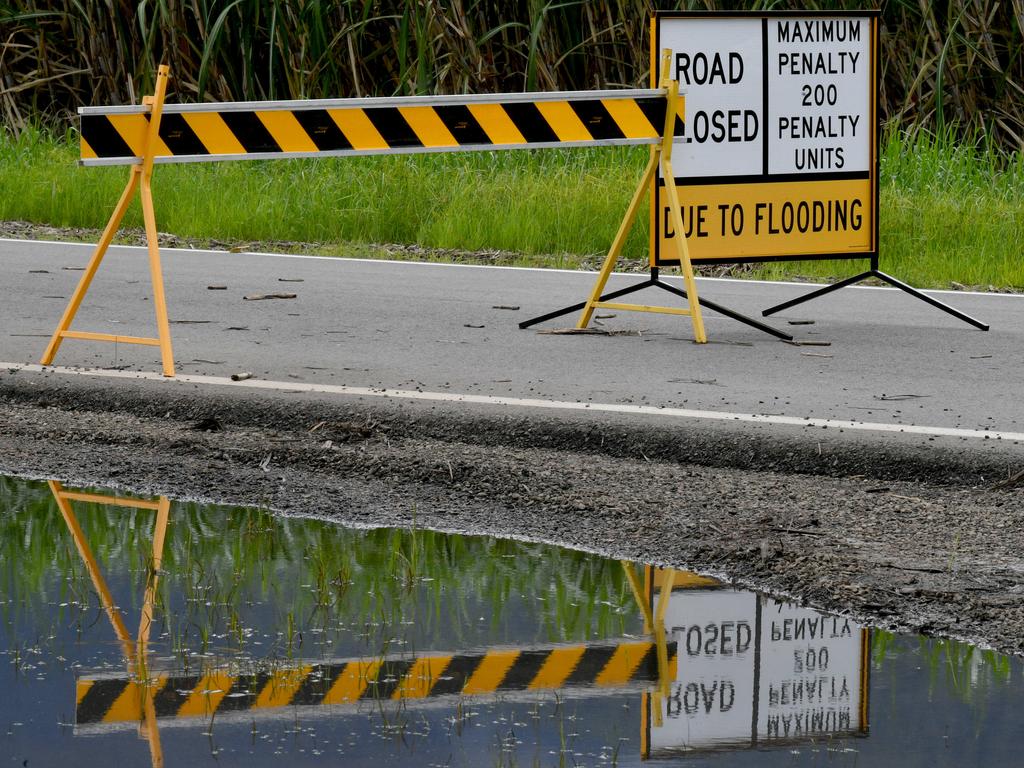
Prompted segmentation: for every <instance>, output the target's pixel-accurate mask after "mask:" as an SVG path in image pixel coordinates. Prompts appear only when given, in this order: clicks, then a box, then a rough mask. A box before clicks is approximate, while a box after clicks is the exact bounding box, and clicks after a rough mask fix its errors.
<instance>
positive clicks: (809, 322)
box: [786, 320, 814, 325]
mask: <svg viewBox="0 0 1024 768" xmlns="http://www.w3.org/2000/svg"><path fill="white" fill-rule="evenodd" d="M786 322H787V323H789V324H790V325H814V321H813V320H787V321H786Z"/></svg>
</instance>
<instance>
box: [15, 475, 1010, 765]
mask: <svg viewBox="0 0 1024 768" xmlns="http://www.w3.org/2000/svg"><path fill="white" fill-rule="evenodd" d="M137 505H141V506H137ZM0 553H2V561H0V611H2V623H0V692H2V695H0V766H2V765H19V766H50V765H61V766H68V765H99V764H103V765H112V764H116V765H122V766H134V765H157V766H159V765H167V766H193V765H209V766H231V765H245V766H260V765H289V766H301V765H346V766H350V765H351V766H356V765H375V766H377V765H383V766H434V765H436V766H447V765H458V766H513V765H516V766H534V765H537V766H573V765H598V766H604V765H623V766H635V765H641V764H642V765H650V766H675V765H685V766H703V765H708V766H711V765H716V766H717V765H729V766H732V765H740V766H742V765H757V766H775V765H786V766H790V765H801V766H802V765H828V766H879V765H900V766H1003V765H1006V766H1011V765H1022V764H1024V757H1022V752H1021V747H1020V743H1021V735H1022V734H1024V727H1022V717H1024V716H1022V715H1021V713H1022V712H1024V685H1022V682H1021V675H1022V672H1024V669H1022V665H1021V662H1020V661H1019V660H1017V659H1013V658H1008V657H1005V656H1001V655H999V654H995V653H992V652H990V651H982V650H979V649H976V648H972V647H970V646H968V645H964V644H960V643H955V642H950V641H938V640H929V639H925V638H918V637H909V636H899V635H892V634H890V633H887V632H882V631H878V630H871V629H869V628H866V627H861V626H859V625H857V624H855V623H854V622H852V621H849V620H848V619H846V618H843V617H833V616H824V615H821V614H818V613H816V612H814V611H811V610H808V609H804V608H800V607H797V606H792V605H788V604H785V603H782V602H779V601H776V600H773V599H771V598H767V597H764V596H760V595H756V594H754V593H751V592H746V591H739V590H734V589H731V588H729V587H728V586H725V585H722V584H719V583H717V582H713V581H711V580H708V579H704V578H701V577H698V576H696V575H694V574H690V573H686V572H682V571H669V570H660V569H655V568H652V567H648V566H644V565H642V564H635V563H621V562H619V561H615V560H609V559H606V558H602V557H597V556H594V555H588V554H583V553H579V552H574V551H570V550H565V549H560V548H558V547H552V546H545V545H539V544H526V543H521V542H511V541H504V540H499V539H493V538H488V537H472V536H453V535H444V534H439V533H433V532H429V531H422V530H417V531H402V530H391V529H378V530H366V531H362V530H349V529H345V528H342V527H339V526H337V525H335V524H332V523H329V522H325V521H322V520H315V519H306V518H282V517H276V516H272V515H270V514H268V513H267V512H265V511H260V510H254V509H240V508H227V507H215V506H204V505H196V504H190V503H179V502H171V501H168V500H166V499H145V500H138V499H125V498H124V497H118V496H117V495H115V494H113V493H112V492H106V491H81V490H79V489H71V488H65V487H63V486H61V485H59V484H56V483H50V484H47V483H39V482H26V481H20V480H14V479H3V478H0ZM154 565H157V566H158V567H157V568H154Z"/></svg>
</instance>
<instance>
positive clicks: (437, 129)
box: [398, 107, 459, 147]
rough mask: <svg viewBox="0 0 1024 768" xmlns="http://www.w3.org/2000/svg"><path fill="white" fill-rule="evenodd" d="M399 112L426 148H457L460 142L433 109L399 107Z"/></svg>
mask: <svg viewBox="0 0 1024 768" xmlns="http://www.w3.org/2000/svg"><path fill="white" fill-rule="evenodd" d="M398 111H399V112H400V113H401V114H402V117H404V118H405V122H407V123H408V124H409V127H410V128H412V130H413V132H414V133H415V134H416V135H417V136H418V137H419V140H420V141H421V142H423V146H424V147H457V146H459V142H457V141H456V140H455V137H454V136H452V132H451V131H449V130H448V127H447V126H446V125H445V124H444V123H442V122H441V118H440V117H438V116H437V112H435V111H434V108H433V107H399V108H398Z"/></svg>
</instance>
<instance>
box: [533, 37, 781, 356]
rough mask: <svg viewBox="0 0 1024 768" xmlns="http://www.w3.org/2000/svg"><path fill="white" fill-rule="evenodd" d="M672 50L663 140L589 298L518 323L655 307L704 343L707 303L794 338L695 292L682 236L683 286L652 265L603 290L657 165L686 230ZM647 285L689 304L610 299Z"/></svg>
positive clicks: (665, 79) (584, 321)
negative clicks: (627, 282)
mask: <svg viewBox="0 0 1024 768" xmlns="http://www.w3.org/2000/svg"><path fill="white" fill-rule="evenodd" d="M670 53H671V52H670V51H664V52H663V53H662V65H661V71H662V73H663V75H662V79H661V83H660V87H661V88H662V89H663V90H664V91H665V96H666V99H667V102H668V103H667V105H666V109H665V128H664V130H663V131H662V135H661V142H660V143H659V144H655V145H653V146H652V147H651V157H650V159H649V160H648V161H647V167H646V168H645V169H644V173H643V176H642V177H641V179H640V184H639V185H638V186H637V188H636V192H634V193H633V199H632V200H631V201H630V203H629V208H628V209H626V215H625V217H624V218H623V219H622V223H621V224H620V225H619V231H618V232H617V233H616V235H615V239H614V240H613V241H612V246H611V248H610V249H609V250H608V255H607V256H606V257H605V260H604V264H603V265H602V266H601V271H600V272H599V273H598V277H597V282H596V283H594V288H593V290H592V291H591V293H590V298H588V299H587V300H586V301H583V302H580V303H578V304H573V305H571V306H568V307H563V308H562V309H556V310H555V311H554V312H548V313H546V314H543V315H540V316H538V317H534V318H532V319H530V320H524V321H523V322H521V323H520V324H519V327H520V328H529V327H530V326H532V325H536V324H537V323H543V322H545V321H547V320H553V319H555V318H556V317H561V316H562V315H568V314H570V313H572V312H578V311H580V310H582V311H583V312H582V314H581V315H580V318H579V320H578V321H577V323H576V327H577V328H580V329H583V328H586V327H587V326H588V325H589V324H590V320H591V318H592V317H593V315H594V310H596V309H615V310H620V311H628V312H656V313H661V314H668V315H689V316H690V318H691V320H692V323H693V335H694V340H695V341H696V342H697V343H698V344H703V343H705V342H706V341H707V334H706V333H705V331H704V318H703V316H702V315H701V307H707V308H708V309H711V310H714V311H715V312H718V313H720V314H722V315H725V316H726V317H731V318H732V319H733V320H738V321H739V322H741V323H745V324H747V325H750V326H753V327H754V328H757V329H759V330H762V331H764V332H765V333H770V334H771V335H772V336H777V337H778V338H780V339H785V340H787V341H789V340H791V339H792V338H793V337H792V336H791V335H790V334H788V333H785V332H784V331H780V330H778V329H776V328H772V327H771V326H770V325H766V324H765V323H762V322H759V321H757V320H755V319H753V318H751V317H747V316H746V315H741V314H740V313H739V312H735V311H733V310H731V309H728V308H727V307H723V306H722V305H720V304H717V303H716V302H713V301H708V300H707V299H703V298H700V297H698V295H697V285H696V283H695V282H694V278H693V265H692V264H691V263H690V249H689V247H688V246H687V244H686V238H685V237H677V238H675V246H676V255H677V257H678V259H679V268H680V271H681V272H682V273H683V283H684V285H685V286H686V288H685V290H684V289H681V288H676V287H675V286H674V285H669V284H668V283H666V282H663V281H662V280H661V277H660V273H659V269H658V267H655V266H652V267H651V271H650V276H649V277H648V279H647V280H643V281H641V282H639V283H634V284H633V285H631V286H628V287H626V288H620V289H619V290H616V291H611V292H610V293H604V289H605V285H606V284H607V283H608V278H609V277H610V276H611V274H612V272H613V271H614V269H615V265H616V264H617V263H618V260H619V256H620V255H621V253H622V246H623V245H624V244H625V242H626V236H627V235H628V234H629V231H630V229H631V228H632V227H633V222H634V221H635V220H636V215H637V212H638V211H639V209H640V205H641V203H642V202H643V198H644V195H645V194H646V193H647V191H648V189H649V188H650V187H651V184H652V182H653V181H654V180H655V179H656V178H657V172H658V166H659V164H660V166H661V171H662V176H663V178H664V180H665V191H666V194H667V195H668V200H669V207H670V214H669V215H670V216H671V217H672V225H673V227H674V228H675V230H676V232H685V231H686V230H685V228H684V227H683V221H682V207H681V206H680V204H679V190H678V188H677V187H676V183H675V179H676V177H675V174H674V173H673V171H672V142H673V139H674V135H675V120H676V110H677V107H678V103H679V82H678V81H677V80H673V79H672V78H671V75H670V74H669V72H670V69H671V67H670V66H669V63H668V58H669V56H670ZM650 287H654V288H661V289H662V290H663V291H667V292H668V293H671V294H673V295H674V296H679V297H680V298H683V299H686V301H687V303H688V305H689V306H688V308H686V309H683V308H682V307H661V306H650V305H647V304H624V303H622V302H617V301H613V300H614V299H618V298H621V297H622V296H626V295H628V294H631V293H635V292H636V291H641V290H643V289H644V288H650Z"/></svg>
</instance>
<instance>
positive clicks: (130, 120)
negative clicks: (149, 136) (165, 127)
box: [107, 115, 149, 157]
mask: <svg viewBox="0 0 1024 768" xmlns="http://www.w3.org/2000/svg"><path fill="white" fill-rule="evenodd" d="M107 120H108V121H109V122H110V124H111V125H112V126H114V130H115V131H117V133H118V135H119V136H120V137H121V138H122V139H124V143H125V144H127V145H128V147H129V148H130V149H131V151H132V154H134V155H135V156H136V157H142V153H143V152H144V151H145V149H146V130H147V129H148V128H149V122H148V121H147V120H146V116H145V115H110V116H108V117H107Z"/></svg>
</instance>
